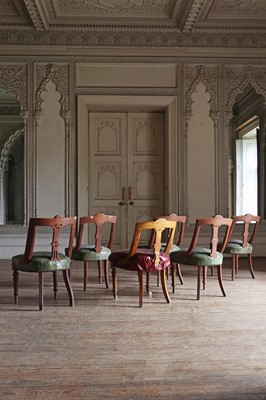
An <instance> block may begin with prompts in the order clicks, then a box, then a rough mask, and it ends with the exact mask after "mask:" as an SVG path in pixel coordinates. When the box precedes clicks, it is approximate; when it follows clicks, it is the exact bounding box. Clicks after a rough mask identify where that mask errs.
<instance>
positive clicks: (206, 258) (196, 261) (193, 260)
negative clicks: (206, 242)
mask: <svg viewBox="0 0 266 400" xmlns="http://www.w3.org/2000/svg"><path fill="white" fill-rule="evenodd" d="M187 251H188V249H180V250H178V251H175V252H172V253H170V254H171V260H172V261H173V262H174V263H178V264H179V263H180V264H183V265H194V266H202V265H208V266H209V267H212V266H216V265H220V264H222V262H223V255H222V253H219V252H217V254H216V257H211V255H210V254H211V250H210V249H208V248H204V247H195V248H194V251H193V252H192V254H191V255H190V256H186V257H184V256H185V255H186V253H187Z"/></svg>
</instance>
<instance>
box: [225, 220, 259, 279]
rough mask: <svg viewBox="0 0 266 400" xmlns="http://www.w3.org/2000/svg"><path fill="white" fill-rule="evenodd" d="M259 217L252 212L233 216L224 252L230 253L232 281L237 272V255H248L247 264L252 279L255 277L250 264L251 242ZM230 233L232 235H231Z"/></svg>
mask: <svg viewBox="0 0 266 400" xmlns="http://www.w3.org/2000/svg"><path fill="white" fill-rule="evenodd" d="M260 221H261V217H259V216H257V215H252V214H246V215H238V216H234V217H233V223H232V226H231V233H230V238H229V241H228V243H227V245H226V246H225V249H224V253H225V254H231V255H232V281H233V280H234V279H235V275H236V274H237V272H238V265H239V256H241V255H243V256H245V255H247V256H248V266H249V270H250V273H251V276H252V278H253V279H255V275H254V271H253V266H252V252H253V246H252V243H253V241H254V239H255V236H256V233H257V230H258V227H259V223H260ZM232 235H233V236H234V237H232Z"/></svg>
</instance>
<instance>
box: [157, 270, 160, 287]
mask: <svg viewBox="0 0 266 400" xmlns="http://www.w3.org/2000/svg"><path fill="white" fill-rule="evenodd" d="M159 286H160V273H159V271H157V287H159Z"/></svg>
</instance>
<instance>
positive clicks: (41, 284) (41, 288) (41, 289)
mask: <svg viewBox="0 0 266 400" xmlns="http://www.w3.org/2000/svg"><path fill="white" fill-rule="evenodd" d="M42 309H43V272H39V310H40V311H42Z"/></svg>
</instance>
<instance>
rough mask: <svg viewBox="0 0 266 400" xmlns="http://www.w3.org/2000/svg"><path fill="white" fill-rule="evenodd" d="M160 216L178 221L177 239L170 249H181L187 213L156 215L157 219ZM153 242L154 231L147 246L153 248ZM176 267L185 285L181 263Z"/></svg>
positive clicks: (163, 244)
mask: <svg viewBox="0 0 266 400" xmlns="http://www.w3.org/2000/svg"><path fill="white" fill-rule="evenodd" d="M158 218H165V219H167V220H168V221H176V231H175V232H176V233H175V238H176V241H175V243H173V245H172V247H171V249H170V253H171V252H172V251H176V250H179V249H180V246H181V244H182V243H183V239H184V234H185V227H186V223H187V217H186V215H177V214H175V213H173V214H170V215H163V216H160V217H155V219H158ZM168 233H169V232H168ZM153 243H154V233H152V235H151V237H150V241H149V244H148V246H147V247H148V248H151V247H152V246H153ZM162 246H165V243H162ZM175 267H176V274H177V276H178V278H179V281H180V283H181V285H183V283H184V281H183V277H182V273H181V269H180V265H179V264H176V266H175ZM166 274H167V276H168V269H167V270H166ZM172 283H174V285H175V279H174V280H172ZM157 286H159V272H158V273H157ZM174 287H175V286H173V293H174Z"/></svg>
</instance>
